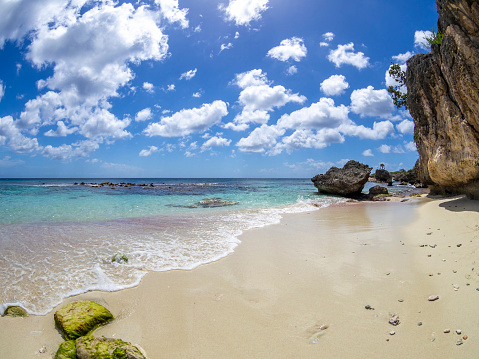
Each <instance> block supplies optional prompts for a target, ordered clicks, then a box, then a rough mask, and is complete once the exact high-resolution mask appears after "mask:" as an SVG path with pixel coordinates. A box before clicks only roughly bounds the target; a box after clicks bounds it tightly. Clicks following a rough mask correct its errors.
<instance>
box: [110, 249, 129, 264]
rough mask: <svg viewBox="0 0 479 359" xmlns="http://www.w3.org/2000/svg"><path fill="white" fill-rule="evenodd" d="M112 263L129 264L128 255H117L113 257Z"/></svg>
mask: <svg viewBox="0 0 479 359" xmlns="http://www.w3.org/2000/svg"><path fill="white" fill-rule="evenodd" d="M111 262H112V263H113V262H116V263H119V264H122V263H128V257H127V256H126V254H123V253H121V252H120V253H116V254H115V255H114V256H112V257H111Z"/></svg>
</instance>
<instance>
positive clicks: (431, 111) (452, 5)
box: [406, 0, 479, 198]
mask: <svg viewBox="0 0 479 359" xmlns="http://www.w3.org/2000/svg"><path fill="white" fill-rule="evenodd" d="M436 5H437V10H438V13H439V20H438V32H441V33H443V34H444V37H443V38H442V42H441V44H436V45H432V48H431V52H430V53H427V54H420V55H415V56H413V57H412V58H410V59H409V60H408V63H407V65H408V67H407V73H406V85H407V88H408V105H409V111H410V113H411V115H412V117H413V119H414V123H415V133H414V138H415V141H416V146H417V149H418V152H419V161H418V167H417V175H418V178H419V181H420V182H422V183H423V184H428V185H431V187H432V190H433V191H436V192H449V193H466V194H468V195H469V196H470V197H472V198H479V3H478V1H477V0H436Z"/></svg>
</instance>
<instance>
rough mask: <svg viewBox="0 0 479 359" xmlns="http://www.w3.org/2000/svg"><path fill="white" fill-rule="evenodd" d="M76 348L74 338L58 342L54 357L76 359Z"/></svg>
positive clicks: (55, 358) (56, 358) (57, 358)
mask: <svg viewBox="0 0 479 359" xmlns="http://www.w3.org/2000/svg"><path fill="white" fill-rule="evenodd" d="M76 358H77V349H76V345H75V341H74V340H68V341H66V342H63V343H61V344H60V347H59V348H58V350H57V353H56V354H55V357H54V359H76Z"/></svg>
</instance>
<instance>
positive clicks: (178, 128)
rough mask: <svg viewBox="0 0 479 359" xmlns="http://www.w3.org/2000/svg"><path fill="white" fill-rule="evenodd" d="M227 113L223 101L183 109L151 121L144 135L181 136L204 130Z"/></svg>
mask: <svg viewBox="0 0 479 359" xmlns="http://www.w3.org/2000/svg"><path fill="white" fill-rule="evenodd" d="M227 114H228V109H227V105H226V103H225V102H223V101H214V102H213V103H210V104H204V105H203V106H201V107H200V108H193V109H184V110H181V111H179V112H177V113H175V114H173V115H172V116H170V117H163V118H162V119H161V121H160V122H156V123H151V124H149V125H148V127H147V128H146V129H145V130H144V133H145V135H146V136H150V137H151V136H163V137H181V136H187V135H189V134H192V133H197V132H204V131H206V130H208V129H209V128H210V127H211V126H213V125H215V124H217V123H219V122H220V121H221V119H222V118H223V117H224V116H226V115H227Z"/></svg>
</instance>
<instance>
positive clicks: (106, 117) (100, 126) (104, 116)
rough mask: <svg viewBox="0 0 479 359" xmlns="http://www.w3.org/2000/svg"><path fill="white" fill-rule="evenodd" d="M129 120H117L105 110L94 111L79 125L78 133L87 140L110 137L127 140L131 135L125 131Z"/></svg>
mask: <svg viewBox="0 0 479 359" xmlns="http://www.w3.org/2000/svg"><path fill="white" fill-rule="evenodd" d="M130 122H131V120H130V119H129V118H125V119H123V120H119V119H118V118H116V117H115V116H114V115H113V114H112V113H110V112H108V111H107V110H105V109H98V108H97V109H95V110H94V111H93V112H91V113H90V114H89V116H88V120H86V122H85V123H83V124H82V125H80V126H79V127H80V133H81V134H82V135H83V136H85V137H87V138H96V137H111V138H113V139H120V138H128V137H131V134H130V133H129V132H128V131H126V130H125V128H126V127H128V126H129V125H130Z"/></svg>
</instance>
